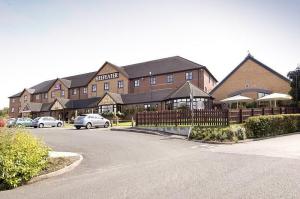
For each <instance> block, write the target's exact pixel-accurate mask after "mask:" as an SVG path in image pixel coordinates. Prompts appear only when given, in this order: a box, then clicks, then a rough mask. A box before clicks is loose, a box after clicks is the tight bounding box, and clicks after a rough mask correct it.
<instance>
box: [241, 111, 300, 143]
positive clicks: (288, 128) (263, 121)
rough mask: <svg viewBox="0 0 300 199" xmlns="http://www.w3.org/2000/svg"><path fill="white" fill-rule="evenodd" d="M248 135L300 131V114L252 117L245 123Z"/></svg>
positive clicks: (270, 134) (258, 135)
mask: <svg viewBox="0 0 300 199" xmlns="http://www.w3.org/2000/svg"><path fill="white" fill-rule="evenodd" d="M245 127H246V132H247V137H251V138H260V137H267V136H275V135H281V134H286V133H293V132H296V131H300V114H287V115H267V116H255V117H250V118H248V119H247V120H246V123H245Z"/></svg>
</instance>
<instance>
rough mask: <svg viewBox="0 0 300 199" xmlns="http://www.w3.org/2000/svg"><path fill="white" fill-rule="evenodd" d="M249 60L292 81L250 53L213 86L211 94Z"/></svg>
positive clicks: (287, 80) (281, 77)
mask: <svg viewBox="0 0 300 199" xmlns="http://www.w3.org/2000/svg"><path fill="white" fill-rule="evenodd" d="M247 61H253V62H254V63H256V64H257V65H258V66H261V67H262V68H263V69H265V70H267V71H269V72H270V73H272V74H273V75H275V76H277V77H279V78H280V79H282V80H284V81H286V82H288V83H289V82H290V80H289V79H288V78H286V77H285V76H283V75H281V74H280V73H278V72H276V71H274V70H273V69H271V68H270V67H268V66H267V65H265V64H263V63H262V62H260V61H258V60H257V59H255V58H254V57H253V56H252V55H250V54H249V55H248V56H247V57H246V58H245V59H244V60H243V61H242V62H241V63H240V64H239V65H238V66H237V67H236V68H235V69H234V70H233V71H231V72H230V73H229V74H228V75H227V76H226V77H225V78H224V79H223V80H222V81H221V82H220V83H219V84H218V85H217V86H216V87H215V88H213V90H212V91H211V92H210V94H213V93H214V92H215V91H216V90H217V89H218V88H219V87H220V86H221V85H222V84H224V83H225V82H226V80H227V79H229V78H230V77H231V76H232V75H234V74H235V73H236V72H237V71H238V70H239V69H240V68H241V67H242V66H244V64H245V63H246V62H247Z"/></svg>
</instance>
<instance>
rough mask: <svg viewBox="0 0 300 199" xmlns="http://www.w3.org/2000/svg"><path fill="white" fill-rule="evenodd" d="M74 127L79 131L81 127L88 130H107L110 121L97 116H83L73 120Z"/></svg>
mask: <svg viewBox="0 0 300 199" xmlns="http://www.w3.org/2000/svg"><path fill="white" fill-rule="evenodd" d="M74 126H75V128H76V129H80V128H81V127H85V128H86V129H90V128H92V127H96V128H97V127H102V126H103V127H105V128H108V127H109V126H110V121H109V120H108V119H106V118H104V117H102V116H101V115H99V114H83V115H80V116H78V117H76V118H75V120H74Z"/></svg>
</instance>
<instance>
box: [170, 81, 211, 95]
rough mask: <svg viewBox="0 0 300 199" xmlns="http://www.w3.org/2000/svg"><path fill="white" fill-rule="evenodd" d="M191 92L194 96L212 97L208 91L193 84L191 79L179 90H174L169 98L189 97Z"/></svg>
mask: <svg viewBox="0 0 300 199" xmlns="http://www.w3.org/2000/svg"><path fill="white" fill-rule="evenodd" d="M191 94H192V95H193V96H194V97H204V98H209V97H211V96H210V95H209V94H207V93H206V92H204V91H202V90H201V89H199V88H198V87H197V86H195V85H194V84H192V83H191V82H190V81H187V82H186V83H184V84H183V85H182V86H181V87H179V88H178V89H177V90H175V91H174V92H172V93H171V94H170V95H169V96H168V97H167V98H168V99H178V98H189V97H190V95H191Z"/></svg>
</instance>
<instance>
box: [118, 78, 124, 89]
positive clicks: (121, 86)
mask: <svg viewBox="0 0 300 199" xmlns="http://www.w3.org/2000/svg"><path fill="white" fill-rule="evenodd" d="M118 88H124V80H119V81H118Z"/></svg>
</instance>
